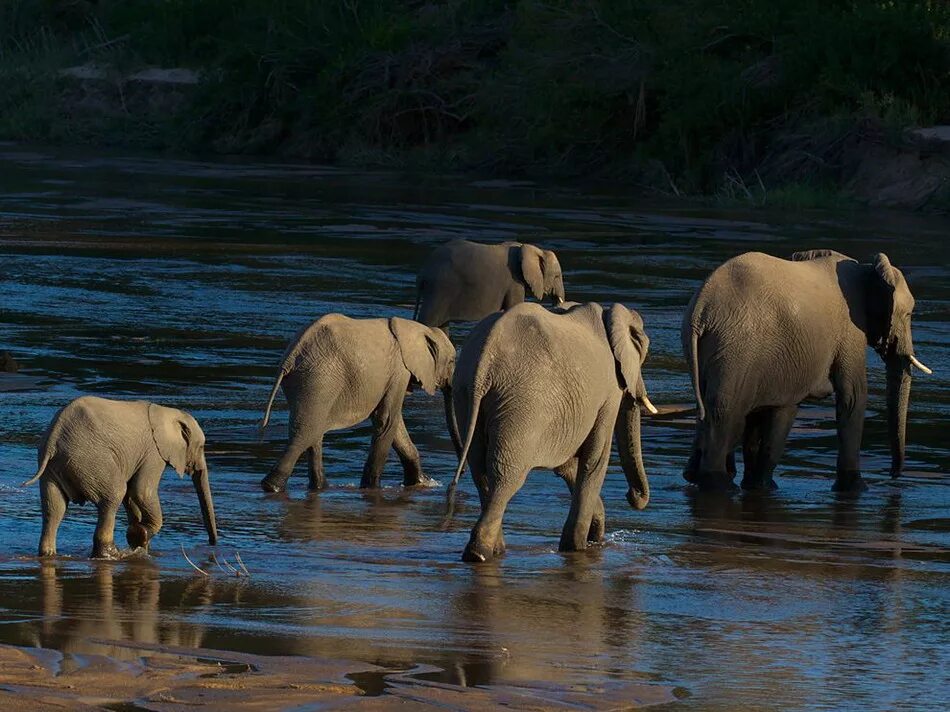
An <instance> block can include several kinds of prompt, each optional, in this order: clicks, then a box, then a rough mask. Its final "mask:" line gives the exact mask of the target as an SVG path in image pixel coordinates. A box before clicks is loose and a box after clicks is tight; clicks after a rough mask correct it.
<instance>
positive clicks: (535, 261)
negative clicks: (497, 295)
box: [521, 245, 564, 305]
mask: <svg viewBox="0 0 950 712" xmlns="http://www.w3.org/2000/svg"><path fill="white" fill-rule="evenodd" d="M521 275H522V276H523V277H524V283H525V286H527V288H528V289H529V290H530V291H531V294H533V295H534V298H535V299H538V300H541V299H544V297H546V296H550V297H551V300H552V302H553V303H554V304H555V305H558V304H561V303H562V302H563V301H564V275H563V273H562V272H561V263H560V262H558V259H557V255H555V254H554V252H552V251H551V250H542V249H541V248H539V247H535V246H534V245H522V246H521Z"/></svg>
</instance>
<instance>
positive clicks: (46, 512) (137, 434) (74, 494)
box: [23, 396, 218, 559]
mask: <svg viewBox="0 0 950 712" xmlns="http://www.w3.org/2000/svg"><path fill="white" fill-rule="evenodd" d="M38 459H39V468H38V470H37V472H36V475H34V476H33V478H32V479H30V480H28V481H26V482H24V483H23V486H27V485H31V484H33V483H34V482H36V481H37V480H39V481H40V503H41V505H42V508H43V533H42V536H41V537H40V547H39V555H40V556H55V555H56V532H57V530H58V529H59V525H60V522H61V521H62V520H63V516H64V515H65V514H66V507H67V506H68V505H69V503H70V502H72V503H74V504H84V503H86V502H92V503H93V504H94V505H95V506H96V508H97V509H98V513H99V518H98V523H97V524H96V531H95V535H94V536H93V548H92V556H93V558H97V559H98V558H115V557H116V556H117V555H118V549H117V548H116V546H115V542H114V539H113V536H114V530H115V515H116V512H117V511H118V509H119V506H120V505H124V506H125V510H126V513H127V514H128V517H129V526H128V530H127V531H126V539H127V541H128V543H129V546H131V547H133V548H134V547H143V548H146V549H147V548H148V545H149V542H150V541H151V540H152V537H154V536H155V535H156V534H157V533H158V531H159V529H161V528H162V506H161V503H160V502H159V500H158V485H159V481H160V480H161V476H162V472H164V471H165V466H166V465H171V466H172V467H174V468H175V471H176V472H177V473H178V474H179V475H184V474H186V473H187V474H189V475H191V479H192V482H193V483H194V486H195V491H196V492H197V494H198V501H199V503H200V504H201V514H202V516H203V518H204V524H205V529H206V530H207V532H208V543H209V544H211V545H212V546H213V545H214V544H216V543H217V541H218V530H217V525H216V524H215V518H214V504H213V503H212V500H211V488H210V485H209V483H208V464H207V462H205V436H204V433H203V432H202V430H201V427H200V426H199V425H198V422H197V421H196V420H195V419H194V418H193V417H192V416H191V415H189V414H188V413H186V412H184V411H181V410H178V409H176V408H165V407H164V406H160V405H156V404H154V403H148V402H145V401H117V400H108V399H106V398H97V397H95V396H83V397H81V398H77V399H76V400H74V401H72V402H71V403H69V405H67V406H66V407H65V408H63V409H62V410H60V411H59V413H57V414H56V417H55V418H53V422H52V424H51V425H50V428H49V430H48V431H47V433H46V437H45V438H44V441H43V443H42V445H41V446H40V448H39V457H38Z"/></svg>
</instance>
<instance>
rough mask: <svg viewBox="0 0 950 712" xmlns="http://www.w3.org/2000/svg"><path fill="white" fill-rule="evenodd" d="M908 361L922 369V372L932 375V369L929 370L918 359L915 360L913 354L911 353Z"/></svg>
mask: <svg viewBox="0 0 950 712" xmlns="http://www.w3.org/2000/svg"><path fill="white" fill-rule="evenodd" d="M910 362H911V363H912V364H914V365H915V366H916V367H917V368H919V369H920V370H921V371H923V372H924V373H926V374H927V375H928V376H932V375H933V371H931V370H930V369H929V368H927V367H926V366H924V364H922V363H921V362H920V361H918V360H917V357H916V356H914V355H913V354H911V357H910Z"/></svg>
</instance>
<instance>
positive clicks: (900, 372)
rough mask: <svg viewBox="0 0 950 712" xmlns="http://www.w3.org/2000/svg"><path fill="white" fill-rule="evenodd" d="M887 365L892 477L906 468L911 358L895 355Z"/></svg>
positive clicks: (898, 474) (888, 424)
mask: <svg viewBox="0 0 950 712" xmlns="http://www.w3.org/2000/svg"><path fill="white" fill-rule="evenodd" d="M886 366H887V431H888V438H889V440H890V443H891V477H898V476H900V474H901V471H902V470H903V469H904V447H905V445H906V432H907V406H908V405H909V403H910V380H911V375H910V359H909V358H906V357H904V356H898V355H893V356H891V357H890V358H888V359H887V361H886Z"/></svg>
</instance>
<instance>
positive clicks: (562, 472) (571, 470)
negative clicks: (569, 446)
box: [554, 457, 606, 543]
mask: <svg viewBox="0 0 950 712" xmlns="http://www.w3.org/2000/svg"><path fill="white" fill-rule="evenodd" d="M577 467H578V459H577V458H576V457H572V458H571V459H570V460H568V461H567V462H565V463H564V464H563V465H561V466H560V467H556V468H554V473H555V474H556V475H557V476H558V477H560V478H561V479H563V480H564V482H565V484H567V490H568V492H570V493H571V494H572V495H573V494H574V486H575V484H576V482H577ZM597 499H598V501H597V508H596V509H595V511H594V518H593V519H592V520H591V523H590V530H589V531H588V532H587V541H589V542H592V543H597V542H601V541H603V540H604V527H605V525H606V519H605V516H606V515H605V509H604V500H603V498H602V497H600V496H599V495H598V498H597Z"/></svg>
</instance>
